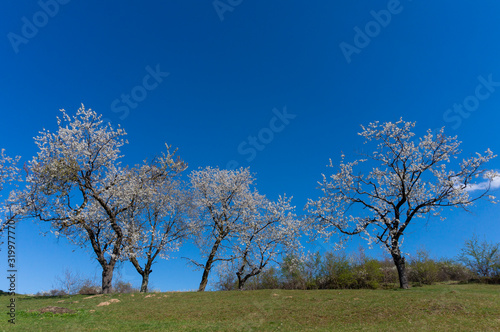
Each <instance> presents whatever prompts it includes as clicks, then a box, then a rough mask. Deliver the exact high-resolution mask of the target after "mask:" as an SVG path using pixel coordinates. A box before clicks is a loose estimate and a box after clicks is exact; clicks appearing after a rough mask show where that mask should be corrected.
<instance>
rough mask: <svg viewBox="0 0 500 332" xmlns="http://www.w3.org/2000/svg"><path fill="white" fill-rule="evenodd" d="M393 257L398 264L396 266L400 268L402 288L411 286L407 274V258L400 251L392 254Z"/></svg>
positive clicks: (400, 284)
mask: <svg viewBox="0 0 500 332" xmlns="http://www.w3.org/2000/svg"><path fill="white" fill-rule="evenodd" d="M392 258H393V260H394V264H395V265H396V268H397V269H398V276H399V286H400V288H402V289H408V288H410V285H409V283H408V276H407V275H406V261H405V258H404V257H402V256H401V253H400V252H398V253H396V254H392Z"/></svg>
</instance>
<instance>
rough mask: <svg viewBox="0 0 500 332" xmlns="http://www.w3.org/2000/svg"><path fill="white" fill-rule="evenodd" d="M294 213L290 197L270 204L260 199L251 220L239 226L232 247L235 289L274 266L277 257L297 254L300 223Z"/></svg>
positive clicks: (266, 200) (281, 198)
mask: <svg viewBox="0 0 500 332" xmlns="http://www.w3.org/2000/svg"><path fill="white" fill-rule="evenodd" d="M294 210H295V207H294V206H292V205H291V198H287V197H286V196H283V197H281V196H280V197H279V199H278V201H276V202H273V201H270V200H268V199H266V198H264V197H263V198H262V200H261V201H260V202H259V205H258V206H257V209H256V212H255V213H254V214H253V215H252V217H251V218H249V220H248V221H247V222H246V223H243V224H241V225H240V227H239V229H238V232H237V233H238V234H237V239H236V242H235V243H234V247H233V248H234V249H233V256H234V257H235V266H237V271H236V276H237V278H238V289H240V290H242V289H243V287H244V285H245V283H246V282H247V280H248V279H250V278H251V277H254V276H256V275H258V274H260V273H261V272H262V271H264V269H265V268H266V267H267V266H268V264H269V263H273V262H274V263H278V262H277V258H279V257H283V255H287V254H293V253H297V252H298V251H299V249H300V242H299V238H300V232H301V230H303V224H302V223H301V220H300V219H298V218H297V216H296V215H295V213H294Z"/></svg>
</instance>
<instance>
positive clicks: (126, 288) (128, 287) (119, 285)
mask: <svg viewBox="0 0 500 332" xmlns="http://www.w3.org/2000/svg"><path fill="white" fill-rule="evenodd" d="M113 292H115V293H120V294H130V293H139V289H138V288H134V286H132V284H131V283H130V282H125V281H122V280H119V281H117V282H116V283H115V286H114V287H113Z"/></svg>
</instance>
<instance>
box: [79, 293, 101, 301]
mask: <svg viewBox="0 0 500 332" xmlns="http://www.w3.org/2000/svg"><path fill="white" fill-rule="evenodd" d="M103 295H104V294H97V295H92V296H89V297H84V298H83V299H84V300H88V299H93V298H94V297H99V296H103Z"/></svg>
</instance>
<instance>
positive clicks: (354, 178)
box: [307, 119, 497, 288]
mask: <svg viewBox="0 0 500 332" xmlns="http://www.w3.org/2000/svg"><path fill="white" fill-rule="evenodd" d="M414 126H415V123H414V122H405V121H403V120H402V119H400V120H399V121H397V122H396V123H391V122H387V123H383V124H380V123H379V122H374V123H370V124H369V125H368V127H366V128H365V127H363V126H362V129H363V131H362V132H360V133H359V135H361V136H363V137H364V138H365V143H377V144H376V146H375V148H374V152H373V153H372V154H370V155H367V156H366V159H360V160H356V161H353V162H344V156H343V155H342V161H341V163H340V168H339V170H338V172H337V173H335V174H333V175H331V177H330V178H327V177H326V176H324V175H323V181H322V182H321V183H320V188H321V190H322V192H323V196H322V197H321V198H319V199H318V200H309V201H308V204H307V209H308V210H309V212H310V214H311V223H312V225H313V226H314V227H315V228H316V229H317V230H318V233H319V234H320V235H322V236H324V237H326V238H329V237H330V236H331V235H332V234H334V233H337V234H340V235H343V236H341V238H344V236H352V235H356V234H360V235H361V236H362V237H364V238H366V239H367V240H368V241H369V243H380V244H381V245H382V246H383V247H384V248H385V249H387V251H388V252H389V253H390V254H391V256H392V258H393V261H394V264H395V265H396V268H397V270H398V274H399V282H400V286H401V288H408V287H409V284H408V278H407V273H406V269H405V258H404V255H403V253H402V251H401V244H402V241H403V234H404V232H405V230H406V229H407V227H408V225H409V224H410V223H411V222H412V221H414V220H415V219H416V218H426V217H428V216H429V215H433V216H439V215H440V213H441V212H442V210H443V209H444V208H447V207H450V208H451V207H459V208H463V209H466V210H467V208H468V207H470V206H471V204H472V203H473V202H474V201H476V200H478V199H481V198H483V197H484V198H489V199H491V200H493V199H494V197H493V196H489V195H487V194H488V191H489V190H490V187H491V183H492V181H493V179H494V178H495V177H496V176H497V174H496V173H495V172H491V171H488V170H486V169H484V168H483V165H484V164H485V163H486V162H488V161H489V160H490V159H492V158H494V157H495V156H494V155H493V153H492V152H491V151H490V150H489V149H488V150H487V151H486V152H485V154H484V155H481V154H479V153H477V154H476V155H475V156H471V157H469V158H467V159H464V160H463V161H462V162H460V163H456V162H454V161H455V159H457V158H458V155H459V154H460V152H461V151H460V149H459V146H460V142H459V141H457V138H456V137H449V136H446V135H444V128H442V129H441V130H440V131H439V132H437V133H436V134H433V133H432V132H431V131H430V130H428V131H427V134H426V135H424V136H423V137H421V138H419V139H415V133H413V132H412V128H414ZM368 162H370V164H369V165H366V166H365V165H363V164H364V163H368ZM372 165H373V168H371V169H370V168H369V166H372ZM330 167H333V164H332V161H331V160H330ZM449 168H454V170H449ZM358 169H362V170H363V171H364V172H362V171H358ZM477 177H482V178H484V182H483V183H481V184H479V185H477V184H474V183H473V181H474V179H475V178H477Z"/></svg>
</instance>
